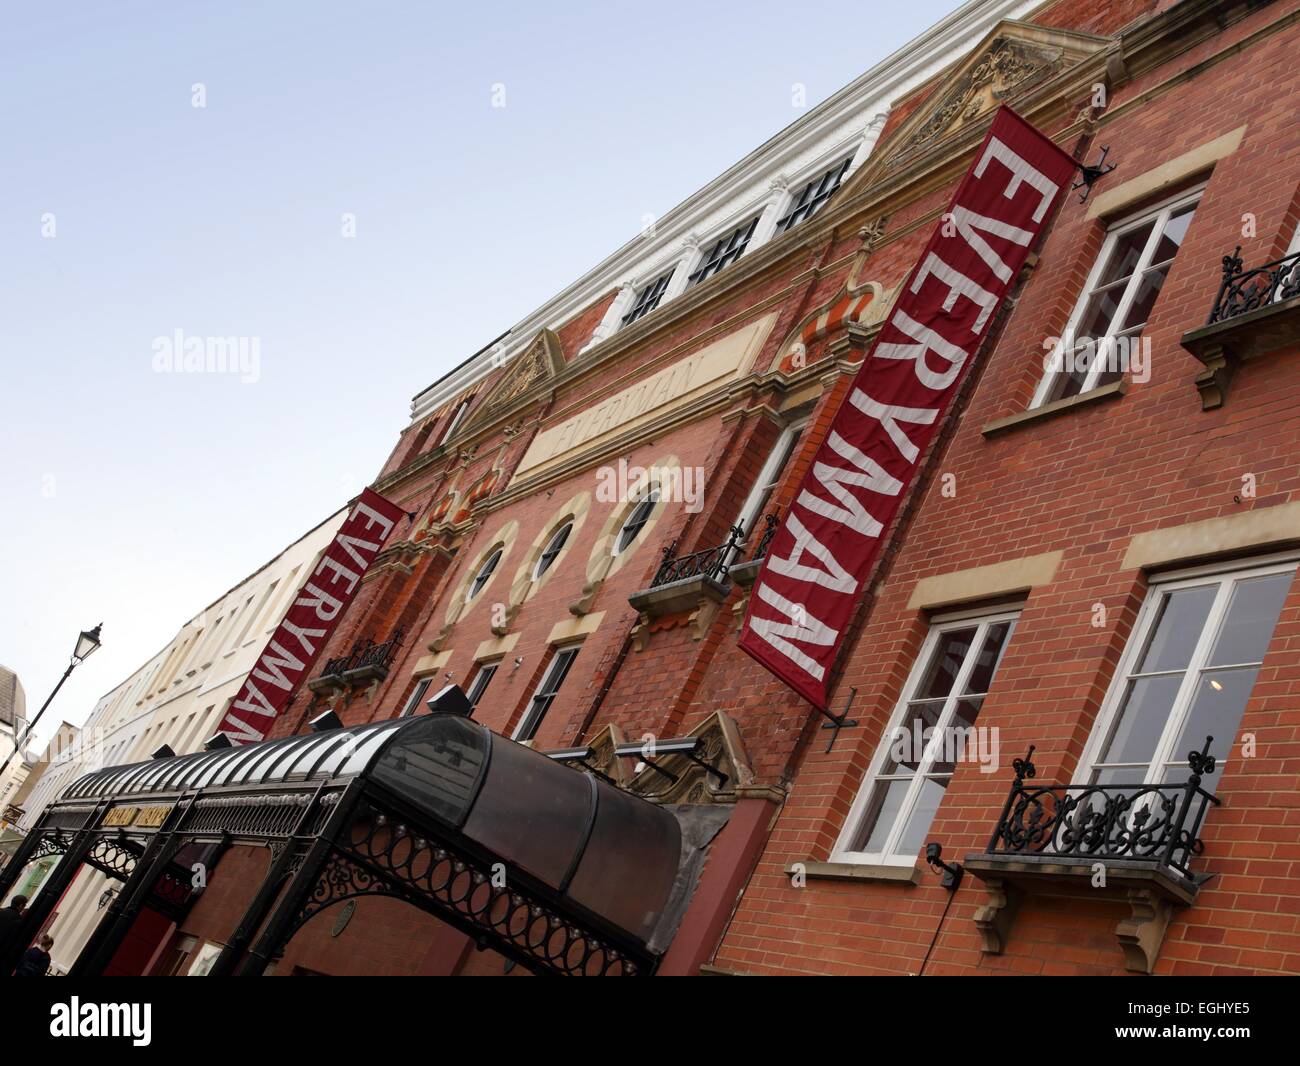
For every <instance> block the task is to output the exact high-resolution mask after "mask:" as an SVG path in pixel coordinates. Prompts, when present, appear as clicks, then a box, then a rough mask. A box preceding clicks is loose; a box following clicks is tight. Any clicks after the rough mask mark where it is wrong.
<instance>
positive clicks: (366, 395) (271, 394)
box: [0, 0, 957, 736]
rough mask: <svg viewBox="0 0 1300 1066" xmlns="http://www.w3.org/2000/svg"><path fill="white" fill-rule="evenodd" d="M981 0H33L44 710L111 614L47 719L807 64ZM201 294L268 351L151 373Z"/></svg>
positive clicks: (27, 162)
mask: <svg viewBox="0 0 1300 1066" xmlns="http://www.w3.org/2000/svg"><path fill="white" fill-rule="evenodd" d="M956 6H957V3H956V0H913V2H911V3H908V4H906V5H899V4H893V3H890V4H884V3H862V2H861V0H853V2H850V0H827V2H823V3H819V4H815V5H799V4H794V3H791V2H789V0H784V2H780V3H777V2H771V0H743V2H742V0H726V2H721V3H719V2H713V3H699V2H698V0H696V2H690V3H687V2H682V0H657V2H655V3H652V4H647V3H645V2H644V0H641V2H637V3H622V2H615V0H602V2H599V3H565V4H563V5H558V4H536V3H529V4H524V3H512V2H497V3H480V4H444V3H423V4H417V3H410V4H397V3H382V2H368V3H355V4H339V3H327V2H321V3H288V2H279V3H270V4H266V3H263V4H253V3H247V4H243V3H221V4H211V3H202V4H200V3H183V2H172V3H164V2H156V3H131V2H127V0H119V2H115V3H113V4H105V3H100V2H97V0H96V2H91V0H81V2H73V3H63V2H59V3H50V2H35V0H32V2H16V0H11V2H10V3H8V4H6V5H5V20H4V21H5V32H4V35H3V38H2V39H0V100H3V105H0V249H3V251H2V252H0V368H2V370H3V377H2V378H0V390H2V391H0V397H2V398H3V399H2V401H0V407H2V410H3V416H2V417H0V493H2V495H0V499H3V502H4V510H3V516H2V517H0V560H2V561H0V663H4V664H5V665H7V666H9V667H11V668H12V669H14V670H16V671H17V672H18V674H19V677H20V678H21V680H22V682H23V684H24V686H25V687H26V689H27V695H28V704H29V709H30V710H31V711H32V712H34V711H35V709H36V708H37V707H38V706H39V705H40V703H41V702H42V701H43V700H44V698H45V696H46V694H47V693H48V692H49V690H50V688H51V687H52V686H53V684H54V683H55V681H56V680H57V679H58V676H59V674H60V673H61V672H62V670H63V668H64V666H65V665H66V663H67V656H68V654H69V653H70V651H71V649H72V645H73V643H74V640H75V638H76V634H77V632H78V631H79V630H80V629H82V628H84V627H87V626H91V625H93V624H95V623H96V622H101V621H102V622H103V623H104V646H103V649H102V650H101V651H100V652H99V653H98V655H96V656H95V657H94V658H92V659H90V660H88V661H87V663H86V664H85V665H84V666H82V667H80V668H79V669H78V670H77V671H76V672H75V673H74V674H73V678H72V680H71V681H69V683H68V684H67V685H66V686H65V687H64V689H63V691H62V692H61V693H60V695H59V698H58V700H57V701H56V702H55V704H54V705H53V706H52V708H51V710H50V711H49V712H48V714H47V718H46V721H45V722H44V723H43V726H44V728H42V729H41V730H40V733H41V734H43V735H45V736H48V734H49V732H50V731H51V730H52V729H53V727H54V726H55V725H56V724H57V722H58V720H59V719H60V718H66V719H68V720H69V721H72V722H74V723H78V724H79V723H81V722H82V721H83V720H84V719H85V717H86V715H87V714H89V712H90V710H91V708H92V707H93V705H94V702H95V700H96V699H97V698H98V697H99V696H100V695H102V694H103V693H105V692H107V691H108V690H110V689H111V688H113V687H114V686H115V685H116V684H118V683H119V682H120V681H122V680H123V679H124V678H125V677H126V676H127V675H129V674H130V673H131V672H132V671H133V670H134V669H135V668H136V667H137V666H139V665H140V664H141V663H142V662H144V661H145V660H146V659H147V658H148V657H149V656H151V655H152V654H153V653H154V652H156V651H157V650H158V649H159V648H160V647H162V645H163V644H165V643H166V642H167V641H168V640H169V639H170V638H171V636H172V634H173V633H174V632H175V630H176V629H177V628H178V626H179V625H180V624H181V623H182V622H183V621H185V620H186V619H187V618H189V617H190V616H192V615H193V614H195V613H197V612H198V611H199V610H200V609H202V608H203V607H204V606H205V605H206V604H207V603H209V602H210V601H212V600H213V599H215V598H216V597H217V596H219V595H220V594H221V593H223V592H224V591H225V590H226V589H227V588H229V587H230V586H232V585H234V584H236V583H237V582H239V581H240V580H241V579H242V578H243V577H244V576H245V575H247V574H248V573H250V572H251V571H253V570H255V569H256V568H257V567H259V566H260V565H262V564H263V563H264V562H265V561H267V560H268V559H269V558H271V557H272V556H273V555H274V554H275V553H276V552H278V551H279V550H280V549H281V548H282V547H284V546H285V545H286V544H288V543H289V542H291V541H292V540H294V539H296V538H297V537H298V536H300V535H301V534H302V533H304V532H305V531H306V530H307V529H309V528H310V527H311V526H313V525H315V524H316V523H317V522H318V521H319V520H321V519H322V518H324V517H325V516H326V515H328V514H329V513H331V512H332V511H333V510H335V509H336V508H338V507H339V506H341V505H342V504H343V503H344V502H345V501H346V499H347V498H348V497H349V496H350V495H351V494H353V493H355V492H356V491H358V490H359V489H360V488H361V487H362V486H363V485H365V484H366V483H367V482H369V481H370V480H371V479H372V478H373V477H374V475H375V473H376V472H377V471H378V469H379V467H380V466H381V464H382V463H383V461H384V459H385V458H386V457H387V455H388V453H389V451H390V449H391V447H392V445H393V442H394V441H395V439H396V436H397V433H398V431H399V430H400V429H401V427H402V426H403V425H404V424H405V421H406V418H407V414H408V402H409V400H410V398H411V396H412V395H413V394H414V393H416V392H417V391H419V390H420V389H421V388H423V387H424V386H426V385H428V384H430V383H431V382H433V381H434V380H436V379H437V378H438V377H440V376H441V375H442V374H443V373H445V372H446V371H447V370H448V369H450V368H451V367H453V366H454V365H456V364H457V363H459V362H460V361H461V360H463V359H464V358H465V357H466V356H468V355H469V354H471V353H472V352H473V351H474V350H476V349H477V348H479V347H481V346H482V345H483V344H484V343H486V342H487V341H489V340H491V339H492V338H493V337H494V336H496V335H497V334H498V333H500V332H501V331H502V330H503V329H505V328H506V327H508V326H509V325H511V324H512V323H513V322H515V321H516V320H518V319H519V318H521V317H523V316H524V315H525V314H527V313H528V312H529V311H531V310H533V309H534V308H536V307H537V306H538V305H539V304H541V303H542V302H544V301H545V300H546V299H547V298H549V297H550V296H552V295H553V294H554V293H556V292H557V291H559V290H560V289H562V288H563V287H564V286H565V285H567V284H568V283H569V282H571V281H573V280H574V279H575V278H576V277H577V276H578V275H580V274H581V273H583V272H584V271H585V270H587V269H589V268H590V267H591V266H593V265H594V264H595V263H597V262H599V261H600V260H601V259H602V258H604V257H605V256H606V255H608V254H609V253H610V252H612V251H613V250H614V249H616V248H617V247H619V246H620V245H621V244H623V243H624V242H625V241H626V240H627V239H629V238H630V237H631V236H632V235H634V234H635V233H636V232H637V230H638V229H639V228H640V227H641V225H642V222H641V220H642V216H643V215H645V214H647V213H650V214H655V215H658V214H662V213H663V212H664V211H666V210H667V209H669V208H670V207H672V206H673V205H675V204H676V203H678V202H679V201H681V200H682V199H684V198H685V197H686V196H688V195H689V194H690V193H692V192H693V191H694V190H696V189H698V188H699V187H701V186H702V185H704V184H705V183H707V182H708V181H709V180H711V179H712V178H714V177H716V176H717V175H718V174H719V173H721V172H722V171H723V170H724V169H726V167H728V166H730V165H731V164H732V163H734V162H736V161H737V160H738V159H740V158H741V157H742V156H743V155H745V154H746V153H747V152H748V151H750V150H752V149H753V148H755V147H757V146H758V145H759V144H761V143H762V142H763V141H764V140H766V139H767V138H768V137H770V136H771V135H772V134H774V133H775V132H777V131H778V130H780V129H781V128H783V127H784V126H786V125H788V124H789V123H790V122H791V121H792V120H794V119H795V118H797V117H798V115H799V114H800V112H799V111H796V110H795V109H794V108H793V107H792V106H791V85H792V84H793V83H795V82H801V83H803V84H805V85H806V86H807V92H808V102H809V104H810V105H811V104H815V103H817V102H818V101H820V100H823V99H825V98H826V97H827V96H829V95H830V94H831V93H833V92H834V91H835V90H837V89H839V88H840V87H842V86H843V85H845V84H847V83H848V82H849V81H851V80H853V78H855V77H856V76H857V75H858V74H860V73H862V72H863V71H864V70H866V69H867V68H868V67H870V66H871V65H872V64H874V63H876V62H877V61H878V60H880V59H882V58H884V57H885V56H886V55H888V54H889V53H890V52H892V51H894V50H895V49H896V48H898V47H899V46H901V45H903V44H905V43H906V42H907V41H908V40H910V39H912V38H913V37H915V36H916V35H917V34H918V33H920V32H922V31H923V30H924V29H926V28H927V27H928V26H930V25H932V24H933V23H934V22H936V21H937V20H938V19H940V18H941V17H942V16H943V15H945V14H947V13H948V12H949V11H950V10H953V9H954V8H955V7H956ZM195 83H203V85H204V86H205V88H206V96H207V100H206V103H207V106H206V107H204V108H202V109H198V108H195V107H193V106H191V86H193V85H194V84H195ZM494 83H503V84H504V85H505V87H506V104H507V106H506V107H505V108H493V107H492V106H491V91H492V86H493V84H494ZM344 213H351V214H353V215H355V218H356V237H355V239H351V240H347V239H343V238H342V236H341V234H340V227H341V225H342V222H341V216H342V215H343V214H344ZM47 214H49V215H53V223H54V233H55V235H54V236H53V237H48V236H43V235H42V228H43V221H42V220H43V216H46V215H47ZM46 229H48V226H47V227H46ZM176 329H181V330H183V331H184V332H185V334H187V335H192V336H206V335H214V336H245V337H257V338H258V339H259V342H260V354H261V367H260V370H261V376H260V380H259V381H257V382H256V383H254V384H244V383H241V382H240V381H239V380H238V377H237V376H221V375H204V374H176V375H165V374H158V373H155V372H154V371H153V356H154V352H153V347H152V345H153V342H154V339H155V338H156V337H159V336H170V335H171V334H172V332H173V331H174V330H176Z"/></svg>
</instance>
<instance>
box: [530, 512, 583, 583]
mask: <svg viewBox="0 0 1300 1066" xmlns="http://www.w3.org/2000/svg"><path fill="white" fill-rule="evenodd" d="M572 532H573V520H572V519H570V520H569V521H567V522H565V523H564V525H562V526H560V528H559V529H557V530H556V531H555V532H554V533H552V534H551V539H550V540H548V541H547V542H546V547H545V548H543V549H542V554H541V555H539V556H538V557H537V564H536V565H535V566H534V567H533V580H534V581H536V580H537V579H538V578H539V577H541V576H542V575H543V574H544V573H546V571H547V570H549V569H550V568H551V565H552V564H553V563H554V562H555V560H556V559H558V558H559V557H560V552H562V551H564V545H565V542H566V541H568V539H569V534H570V533H572Z"/></svg>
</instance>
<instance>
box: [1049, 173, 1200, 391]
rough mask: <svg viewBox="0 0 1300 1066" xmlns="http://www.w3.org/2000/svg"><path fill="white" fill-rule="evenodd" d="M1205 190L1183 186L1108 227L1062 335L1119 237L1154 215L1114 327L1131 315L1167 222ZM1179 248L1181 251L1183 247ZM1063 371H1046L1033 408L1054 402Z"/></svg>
mask: <svg viewBox="0 0 1300 1066" xmlns="http://www.w3.org/2000/svg"><path fill="white" fill-rule="evenodd" d="M1204 194H1205V185H1204V184H1201V185H1198V186H1196V187H1195V188H1194V189H1187V190H1184V191H1183V192H1180V193H1179V194H1178V195H1177V196H1172V197H1170V198H1169V199H1167V200H1163V201H1161V202H1160V203H1158V204H1155V205H1153V206H1150V207H1145V208H1143V209H1142V210H1141V211H1135V212H1133V213H1132V214H1129V215H1126V216H1124V217H1123V218H1121V219H1119V220H1118V221H1116V222H1113V223H1111V225H1109V226H1108V227H1107V229H1106V239H1105V241H1103V242H1102V246H1101V251H1099V252H1098V253H1097V258H1096V260H1095V261H1094V262H1093V264H1092V269H1091V270H1090V271H1089V272H1088V280H1087V281H1086V282H1085V283H1084V286H1083V291H1082V292H1081V293H1080V294H1079V299H1078V300H1077V301H1076V302H1075V305H1074V310H1073V312H1071V314H1070V320H1069V323H1068V324H1067V325H1066V327H1065V332H1064V333H1063V334H1062V337H1063V338H1072V337H1074V331H1075V330H1076V329H1077V328H1078V325H1079V322H1080V320H1081V319H1082V318H1083V315H1084V312H1085V311H1086V310H1087V309H1088V302H1089V300H1091V298H1092V295H1093V292H1094V290H1095V289H1096V288H1097V285H1098V283H1099V282H1100V280H1101V276H1102V273H1103V272H1104V271H1105V269H1106V267H1107V265H1108V264H1109V263H1110V258H1111V255H1112V254H1113V253H1114V251H1115V245H1116V243H1117V242H1118V241H1119V238H1120V237H1122V236H1123V235H1124V234H1126V233H1128V232H1130V231H1131V230H1133V229H1136V228H1137V227H1139V226H1142V225H1145V224H1146V223H1148V222H1150V221H1152V220H1153V219H1154V220H1155V221H1156V224H1155V225H1154V226H1153V227H1152V228H1151V235H1150V236H1149V237H1148V238H1147V243H1146V246H1145V247H1144V248H1143V249H1142V255H1141V257H1140V258H1139V259H1138V261H1137V265H1136V266H1135V267H1134V268H1133V273H1132V274H1131V275H1130V276H1129V280H1128V284H1127V286H1126V287H1125V289H1124V293H1123V296H1122V297H1121V299H1120V302H1119V306H1118V307H1117V308H1116V309H1115V313H1114V314H1113V315H1112V316H1111V327H1113V326H1114V324H1115V323H1116V322H1123V321H1124V318H1125V317H1126V316H1127V315H1128V312H1129V308H1130V307H1132V305H1133V300H1134V297H1135V296H1136V295H1137V291H1138V289H1139V287H1140V286H1139V280H1140V278H1141V276H1142V275H1143V274H1144V273H1145V272H1146V270H1147V268H1148V267H1149V266H1150V265H1151V257H1152V255H1153V254H1154V253H1155V250H1156V246H1157V245H1158V244H1159V243H1160V238H1161V236H1162V235H1163V233H1164V228H1165V224H1166V223H1167V222H1168V221H1169V217H1170V216H1171V215H1172V214H1173V213H1174V212H1175V211H1177V210H1179V209H1180V208H1183V207H1186V206H1187V205H1188V204H1191V203H1196V204H1198V205H1199V202H1200V200H1201V199H1202V197H1203V196H1204ZM1179 250H1180V251H1181V248H1180V249H1179ZM1174 257H1175V260H1176V259H1177V252H1175V253H1174ZM1172 269H1173V267H1172V266H1171V267H1170V270H1172ZM1157 302H1159V297H1157ZM1113 336H1114V334H1113V332H1112V330H1111V329H1109V328H1108V330H1107V332H1106V336H1105V337H1104V338H1098V339H1099V340H1101V339H1104V340H1106V341H1109V340H1111V339H1112V337H1113ZM1108 350H1109V345H1106V346H1102V345H1099V346H1098V348H1097V354H1096V356H1095V357H1094V359H1093V365H1092V369H1091V370H1089V371H1088V376H1087V378H1086V379H1085V380H1084V383H1083V386H1082V387H1081V388H1080V389H1079V391H1078V393H1076V395H1078V396H1083V395H1085V394H1087V393H1089V392H1091V391H1092V390H1093V389H1094V388H1096V387H1097V385H1096V383H1097V379H1098V378H1100V377H1101V374H1102V371H1103V370H1104V369H1105V367H1106V357H1105V356H1106V352H1107V351H1108ZM1063 373H1065V371H1064V370H1063V369H1058V370H1052V371H1048V372H1047V373H1044V374H1043V376H1042V379H1041V380H1040V381H1039V383H1038V388H1037V389H1036V390H1035V391H1034V398H1033V400H1032V401H1031V402H1030V404H1029V406H1030V409H1033V408H1035V407H1042V406H1043V405H1044V404H1045V403H1050V402H1052V401H1051V400H1049V399H1048V397H1049V396H1050V395H1051V393H1052V391H1053V389H1054V388H1055V387H1056V383H1057V381H1058V380H1059V378H1060V376H1061V375H1062V374H1063Z"/></svg>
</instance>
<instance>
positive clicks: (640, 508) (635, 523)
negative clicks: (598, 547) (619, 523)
mask: <svg viewBox="0 0 1300 1066" xmlns="http://www.w3.org/2000/svg"><path fill="white" fill-rule="evenodd" d="M658 502H659V488H658V486H655V487H654V488H652V489H650V490H649V491H648V492H647V493H646V494H645V495H644V496H643V497H642V498H641V502H640V503H638V504H637V505H636V506H635V507H633V508H632V513H631V514H629V515H628V516H627V519H626V520H625V521H624V522H623V528H622V529H620V530H619V531H618V537H617V538H615V540H614V554H615V555H622V554H623V553H624V552H625V551H627V549H628V548H629V547H631V545H632V542H633V541H635V540H636V538H637V537H639V536H640V535H641V530H643V529H645V524H646V523H647V522H649V521H650V516H651V515H652V514H653V513H654V509H655V504H656V503H658Z"/></svg>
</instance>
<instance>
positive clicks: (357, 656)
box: [321, 629, 403, 677]
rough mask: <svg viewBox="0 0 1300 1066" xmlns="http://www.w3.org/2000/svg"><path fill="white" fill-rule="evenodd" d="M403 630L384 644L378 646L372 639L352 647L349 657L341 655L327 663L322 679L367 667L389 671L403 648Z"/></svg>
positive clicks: (394, 634) (398, 631)
mask: <svg viewBox="0 0 1300 1066" xmlns="http://www.w3.org/2000/svg"><path fill="white" fill-rule="evenodd" d="M402 636H403V633H402V630H401V629H398V630H397V631H396V632H394V633H393V635H392V636H391V637H389V638H388V639H387V640H386V641H384V642H383V643H382V644H376V643H375V642H374V641H373V640H371V639H370V638H368V637H367V638H366V639H365V640H362V641H358V642H357V643H356V644H354V645H353V646H352V651H350V652H349V653H348V654H347V655H340V656H339V657H338V658H336V659H329V660H327V661H326V663H325V668H324V669H323V670H322V671H321V676H322V677H332V676H334V675H336V674H345V673H347V672H348V671H349V670H360V669H362V668H363V667H367V666H378V667H383V668H384V669H387V668H388V666H389V664H390V663H391V662H392V661H393V657H394V656H395V655H396V654H397V650H398V648H400V647H401V646H402Z"/></svg>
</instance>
